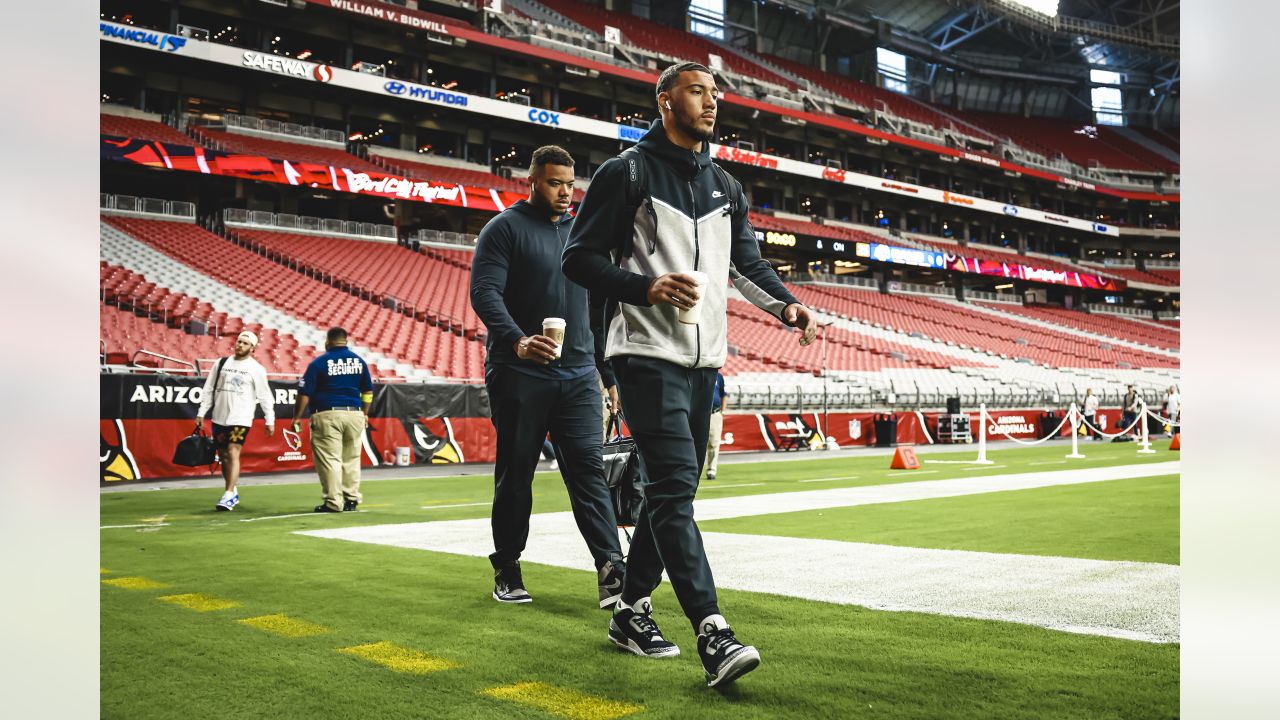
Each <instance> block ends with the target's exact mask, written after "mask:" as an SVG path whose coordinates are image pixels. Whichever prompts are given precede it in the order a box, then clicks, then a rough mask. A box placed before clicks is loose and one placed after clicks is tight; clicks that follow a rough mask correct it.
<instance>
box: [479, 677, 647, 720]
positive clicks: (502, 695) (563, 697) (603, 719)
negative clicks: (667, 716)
mask: <svg viewBox="0 0 1280 720" xmlns="http://www.w3.org/2000/svg"><path fill="white" fill-rule="evenodd" d="M483 693H484V694H485V695H488V696H489V697H491V698H496V699H498V700H506V701H508V702H513V703H516V704H518V705H527V706H529V707H534V708H537V709H539V710H542V711H544V712H549V713H551V714H553V715H559V716H560V717H562V718H568V720H614V718H620V717H626V716H627V715H633V714H635V713H638V712H641V711H643V710H644V707H642V706H640V705H632V704H631V703H624V702H619V701H617V700H609V699H608V698H602V697H597V696H595V695H588V694H586V693H582V692H578V691H577V690H570V689H568V688H561V687H556V686H554V685H548V684H547V683H541V682H525V683H516V684H515V685H504V686H502V687H495V688H489V689H488V690H484V691H483Z"/></svg>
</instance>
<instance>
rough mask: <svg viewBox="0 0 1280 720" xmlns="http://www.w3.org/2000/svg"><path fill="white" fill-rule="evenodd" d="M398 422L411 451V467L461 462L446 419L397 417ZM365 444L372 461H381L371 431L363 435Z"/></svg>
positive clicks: (461, 459)
mask: <svg viewBox="0 0 1280 720" xmlns="http://www.w3.org/2000/svg"><path fill="white" fill-rule="evenodd" d="M399 422H400V427H401V428H402V429H403V430H404V433H405V435H406V436H408V439H409V447H411V448H413V464H414V465H447V464H452V463H460V462H463V461H464V459H463V456H462V450H461V449H460V448H459V447H458V442H457V440H455V439H454V436H453V425H451V424H450V423H449V419H448V418H399ZM365 442H366V443H367V445H368V450H369V454H370V455H371V456H372V457H373V458H378V459H381V458H383V453H382V452H381V451H380V450H379V449H378V446H377V444H376V443H375V442H374V435H373V432H372V428H370V431H369V432H368V433H366V435H365ZM387 450H388V451H390V450H391V448H387Z"/></svg>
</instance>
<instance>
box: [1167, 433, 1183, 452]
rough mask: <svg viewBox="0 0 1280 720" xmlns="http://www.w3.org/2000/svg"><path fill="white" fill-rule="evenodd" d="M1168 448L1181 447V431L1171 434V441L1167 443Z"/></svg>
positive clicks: (1175, 448)
mask: <svg viewBox="0 0 1280 720" xmlns="http://www.w3.org/2000/svg"><path fill="white" fill-rule="evenodd" d="M1169 449H1170V450H1181V449H1182V433H1174V434H1173V442H1171V443H1169Z"/></svg>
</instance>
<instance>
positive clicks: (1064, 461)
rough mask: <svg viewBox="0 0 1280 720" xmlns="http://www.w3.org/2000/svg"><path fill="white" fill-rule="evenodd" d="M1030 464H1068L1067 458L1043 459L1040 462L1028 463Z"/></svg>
mask: <svg viewBox="0 0 1280 720" xmlns="http://www.w3.org/2000/svg"><path fill="white" fill-rule="evenodd" d="M1027 464H1028V465H1066V464H1067V461H1066V460H1041V461H1040V462H1033V463H1027Z"/></svg>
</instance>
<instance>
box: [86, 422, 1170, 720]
mask: <svg viewBox="0 0 1280 720" xmlns="http://www.w3.org/2000/svg"><path fill="white" fill-rule="evenodd" d="M1165 445H1166V444H1165V443H1162V444H1161V445H1158V446H1157V448H1158V449H1159V452H1157V453H1156V454H1154V455H1145V456H1143V455H1137V454H1136V453H1135V448H1134V446H1133V445H1131V444H1124V445H1111V444H1107V445H1093V444H1085V445H1082V449H1083V450H1084V452H1085V453H1086V454H1087V455H1088V458H1087V459H1085V460H1071V461H1064V460H1063V455H1064V453H1065V452H1066V449H1064V448H1063V447H1058V446H1055V447H1038V448H1029V449H1014V450H994V451H992V452H991V453H990V457H991V459H992V460H994V461H995V464H994V465H991V466H986V467H977V466H971V465H960V464H943V463H930V462H928V461H929V460H933V459H963V458H971V457H972V456H973V451H972V450H968V451H965V452H964V453H959V454H954V455H952V454H948V455H938V454H930V455H923V456H922V458H923V459H924V460H925V461H926V462H925V464H924V467H923V469H921V470H918V471H893V470H889V469H888V467H887V466H888V462H889V461H888V458H887V457H883V456H876V457H849V456H842V457H835V458H828V457H824V456H822V455H820V454H815V455H805V456H803V457H804V458H805V459H800V460H794V461H789V462H756V463H742V464H722V465H721V468H720V474H719V477H718V478H717V479H716V480H715V481H712V482H708V481H704V482H703V485H702V488H701V490H700V491H699V500H700V502H701V501H702V500H707V501H709V503H711V504H709V505H707V506H706V507H712V506H713V505H714V503H715V502H717V500H718V499H722V498H742V500H743V501H744V502H745V501H748V500H749V499H750V498H748V497H747V496H769V497H760V498H758V500H760V501H761V502H765V503H772V504H776V505H777V506H778V508H779V511H778V512H762V513H757V514H754V515H751V516H748V517H728V516H725V517H723V519H708V520H704V521H701V522H700V526H701V528H702V530H703V532H704V533H705V534H707V537H708V538H709V539H708V547H709V548H710V547H712V544H711V543H712V541H711V539H710V538H712V537H722V538H729V539H736V540H735V541H740V540H744V536H746V537H745V540H753V538H754V540H758V541H759V542H760V543H762V544H761V545H760V546H761V547H774V548H775V549H776V548H778V547H783V548H785V547H791V545H787V544H786V543H795V544H797V545H796V547H807V546H803V545H800V544H802V543H819V545H817V546H816V547H824V548H831V547H835V548H845V547H847V548H849V552H850V553H851V554H850V555H848V556H847V557H850V558H855V559H857V558H859V557H861V556H862V555H864V554H871V553H879V552H884V553H888V555H886V557H890V558H893V557H898V555H894V553H906V554H907V556H910V557H916V556H919V557H922V558H925V560H926V561H928V562H940V563H950V564H951V565H952V566H954V565H955V564H956V563H960V565H961V566H963V563H965V562H969V561H970V560H972V561H974V562H983V561H984V560H985V559H993V560H998V561H1000V562H1007V563H1010V564H1009V565H1007V567H1021V565H1019V563H1021V562H1026V563H1029V564H1028V565H1027V567H1033V568H1041V567H1045V568H1049V569H1050V570H1053V571H1055V572H1056V571H1058V568H1060V567H1067V568H1077V567H1082V568H1085V572H1084V573H1083V574H1084V575H1086V576H1088V575H1096V574H1097V573H1106V572H1109V571H1110V569H1112V568H1118V569H1120V570H1124V571H1125V572H1131V571H1133V570H1134V568H1136V569H1137V571H1139V572H1147V571H1148V570H1149V571H1151V572H1156V573H1164V574H1165V575H1167V574H1168V573H1169V572H1176V567H1170V566H1176V565H1177V564H1178V561H1179V538H1178V516H1179V504H1178V490H1179V485H1178V477H1177V475H1176V474H1166V473H1164V472H1161V473H1159V474H1153V475H1148V476H1143V477H1132V478H1128V479H1113V480H1105V481H1096V482H1080V483H1076V484H1052V485H1049V486H1046V487H1031V488H1018V489H1014V488H1010V489H1007V490H1006V489H1001V488H999V487H997V488H996V489H993V490H991V491H984V492H975V493H974V494H966V495H957V496H946V494H947V492H948V490H947V488H948V487H953V486H956V485H958V484H960V483H964V482H967V481H969V480H971V479H973V478H975V477H981V478H986V477H1000V476H1008V477H1010V478H1018V477H1022V476H1023V474H1026V473H1062V472H1064V471H1068V470H1077V469H1085V468H1106V467H1114V466H1132V465H1143V464H1149V463H1162V462H1169V461H1171V460H1176V459H1177V453H1171V452H1168V451H1166V450H1164V446H1165ZM810 457H813V458H820V459H808V458H810ZM1156 470H1157V468H1151V470H1150V471H1149V472H1155V471H1156ZM366 477H367V478H374V477H376V474H374V473H368V474H367V475H366ZM908 483H912V484H923V483H930V485H929V487H930V488H937V490H932V491H931V492H933V493H934V495H936V496H929V497H922V498H921V499H906V500H903V499H895V498H898V495H894V493H895V492H898V493H899V494H900V491H904V490H911V489H912V488H914V487H916V486H915V485H906V484H908ZM997 485H998V483H997ZM895 486H901V487H895ZM836 488H856V489H859V490H858V491H861V490H863V489H865V490H867V491H868V492H880V491H882V490H883V491H886V492H889V493H890V494H889V495H888V496H886V497H887V498H889V499H887V500H884V501H882V502H881V501H876V502H866V503H863V504H857V505H852V506H843V505H839V503H836V505H835V506H832V507H822V508H819V509H804V510H797V511H788V510H786V507H785V503H783V502H782V500H779V498H784V495H783V494H790V493H812V492H814V491H819V490H834V489H836ZM362 490H363V492H364V495H365V502H364V504H363V505H362V506H361V509H360V510H361V511H360V512H358V513H345V514H341V515H313V514H310V513H308V512H307V511H308V510H309V509H310V508H311V507H312V506H314V505H315V504H316V502H318V499H319V488H318V483H314V484H313V483H309V484H299V485H273V486H257V487H242V488H241V504H240V506H239V507H238V508H237V509H236V510H235V511H234V512H233V513H215V512H214V511H213V503H214V502H215V501H216V500H217V497H218V495H219V492H220V491H219V490H216V489H199V490H192V489H166V490H160V491H138V492H109V493H104V494H103V495H102V496H101V524H102V526H103V529H102V530H101V539H102V559H101V566H102V568H101V573H102V575H101V579H102V586H101V668H102V670H101V711H102V716H103V717H110V718H173V717H181V718H184V719H188V718H215V717H216V718H227V717H249V718H510V717H521V718H584V719H585V718H617V717H655V718H659V717H661V718H687V717H725V718H776V717H794V718H835V717H868V718H872V717H874V718H941V717H956V718H960V717H964V718H975V717H976V718H1046V717H1073V718H1163V717H1176V716H1177V715H1178V696H1179V686H1178V674H1179V645H1178V643H1177V642H1176V641H1175V642H1149V641H1139V640H1132V639H1122V637H1115V636H1107V635H1104V634H1096V633H1092V632H1088V631H1078V630H1072V631H1070V632H1066V631H1063V630H1061V629H1050V628H1049V627H1048V626H1041V625H1037V624H1034V623H1026V622H1020V621H1017V622H1015V621H1002V620H991V619H977V618H976V617H973V616H969V617H965V616H957V614H955V613H953V614H942V613H940V612H933V611H899V610H889V609H871V608H868V607H864V606H860V605H858V604H846V603H841V602H839V601H838V598H833V599H832V601H820V600H812V599H803V598H802V597H801V596H798V595H797V594H795V593H790V592H788V591H787V590H786V589H785V588H783V589H782V590H778V591H770V592H757V591H749V590H742V589H729V588H727V587H724V586H723V583H722V587H721V590H720V602H721V607H722V608H723V609H724V613H725V615H726V617H728V619H729V621H730V622H731V623H732V624H733V625H734V628H735V630H737V632H738V635H739V637H740V638H741V639H743V640H744V641H746V642H749V643H751V644H753V645H755V646H756V647H758V648H759V649H760V652H761V655H762V659H763V661H762V664H761V666H760V667H759V668H758V669H757V670H756V671H754V672H752V673H750V674H748V675H746V676H744V677H743V678H742V679H741V680H740V681H739V682H738V683H736V684H735V685H733V686H731V687H730V688H728V689H727V690H725V691H716V690H712V689H709V688H707V687H705V685H704V683H703V679H702V671H701V666H700V664H699V662H698V660H697V653H696V642H695V640H694V636H693V634H692V631H691V630H690V628H689V625H688V623H687V622H686V621H685V620H684V618H683V616H682V615H681V614H680V612H679V609H678V605H677V603H676V600H675V597H674V594H673V593H672V591H671V588H670V585H669V584H666V583H664V584H663V585H662V586H661V587H660V588H659V589H658V591H657V592H656V593H655V594H654V605H655V607H656V608H657V609H658V615H657V619H658V620H659V622H661V623H662V626H663V629H664V631H665V634H666V636H667V637H668V638H669V639H671V640H672V641H674V642H676V643H677V644H679V645H680V647H681V649H682V654H681V655H680V656H679V657H677V658H672V659H667V660H650V659H642V658H638V657H636V656H634V655H630V654H628V653H623V652H621V651H618V650H616V649H615V648H614V647H613V646H612V645H610V644H609V643H608V642H607V641H606V639H605V635H606V629H607V623H608V615H607V613H606V612H604V611H601V610H599V609H596V608H595V607H594V606H595V602H594V600H595V577H594V573H593V572H591V571H590V570H589V558H588V557H587V555H586V552H585V548H582V552H581V556H582V558H583V561H584V562H583V566H584V568H586V569H569V568H567V567H560V566H557V565H552V564H542V563H538V562H532V561H528V560H526V562H525V564H524V577H525V581H526V584H527V585H528V587H529V590H530V592H531V593H532V594H533V596H534V598H535V601H534V602H533V603H531V604H528V605H519V606H508V605H500V604H498V603H496V602H494V601H493V600H492V598H491V597H490V595H489V593H490V591H491V590H492V573H491V570H490V569H489V564H488V561H487V560H486V559H485V558H484V557H482V556H476V555H460V554H453V553H448V552H437V551H432V550H423V549H416V548H411V547H402V546H396V545H394V544H373V543H370V542H348V541H343V540H336V539H329V538H323V537H316V536H312V535H302V534H298V533H299V532H302V531H313V530H321V529H332V528H352V529H358V528H357V526H389V525H401V524H411V523H445V522H451V521H463V522H462V524H460V525H459V527H463V526H466V523H465V521H468V520H472V521H478V522H483V521H484V519H485V518H487V517H488V512H489V508H488V501H489V500H490V499H491V497H492V480H491V478H489V477H486V476H474V475H473V476H469V477H445V478H431V479H413V480H377V479H366V480H365V482H364V484H363V487H362ZM851 492H853V491H852V490H851ZM795 497H800V496H792V498H793V499H794V498H795ZM700 507H702V505H700ZM566 510H568V501H567V498H566V493H565V490H564V487H563V483H562V482H561V480H560V477H559V475H558V474H556V473H540V474H539V475H538V478H537V480H536V481H535V484H534V512H535V513H560V512H563V511H566ZM700 512H701V511H700ZM474 524H475V523H474V522H473V523H471V525H474ZM433 527H435V526H433ZM440 527H446V526H440ZM447 527H452V526H447ZM393 529H394V528H393ZM722 534H723V535H722ZM757 536H758V537H757ZM534 540H536V538H535V539H533V540H531V548H532V546H533V542H534ZM802 559H805V558H797V563H799V562H800V561H801V560H802ZM728 560H729V559H728V558H725V557H724V556H721V557H720V560H719V561H718V560H717V557H716V556H714V555H713V556H712V568H713V570H715V569H716V568H717V566H720V567H724V568H726V577H731V573H729V572H728V571H727V568H728V567H729V566H730V565H731V564H733V565H735V566H739V567H740V566H746V567H750V562H751V558H750V557H746V558H736V557H735V558H732V560H733V561H734V562H733V563H730V562H728ZM889 565H890V566H891V565H892V563H889ZM922 567H925V566H922ZM889 571H892V567H889ZM932 571H933V570H922V571H921V572H922V573H927V572H932ZM769 572H777V570H776V569H773V570H770V571H769ZM833 572H834V570H833ZM717 577H720V575H719V574H717ZM1125 577H1127V576H1125ZM919 579H920V578H916V579H914V580H913V578H912V577H911V574H910V573H907V575H906V582H914V581H915V580H919ZM923 579H926V580H927V578H923ZM765 580H767V578H765ZM1001 580H1002V579H1001V578H999V577H996V578H994V579H993V578H990V577H987V578H983V581H984V582H999V581H1001ZM1008 580H1009V581H1010V582H1016V581H1017V580H1018V578H1016V577H1010V578H1008ZM730 584H732V583H730ZM853 587H854V588H855V589H856V587H857V585H856V583H855V584H854V586H853ZM912 587H916V586H915V585H913V586H912ZM954 590H955V593H954V594H955V595H956V596H957V597H958V598H960V599H959V600H956V602H959V603H961V604H962V603H963V602H965V600H964V599H963V598H964V590H965V588H963V587H956V588H954ZM1120 591H1121V593H1122V595H1123V594H1124V593H1125V592H1126V589H1125V588H1123V587H1122V588H1120ZM884 592H888V593H890V594H892V592H894V590H893V589H892V588H889V589H886V590H884ZM1133 592H1134V593H1135V594H1137V593H1140V592H1141V588H1138V587H1135V588H1134V589H1133ZM1050 596H1051V594H1050V595H1046V597H1050ZM914 601H915V600H914V599H913V598H904V603H905V604H908V605H909V604H910V602H914ZM936 602H940V603H943V604H945V603H946V602H948V598H945V597H944V598H942V599H941V600H937V601H936ZM1063 604H1064V606H1065V605H1071V604H1073V601H1072V600H1070V599H1069V596H1068V599H1066V600H1064V601H1063ZM889 605H892V603H890V604H889ZM887 606H888V605H886V607H887ZM1033 609H1035V610H1036V611H1037V612H1039V611H1040V610H1043V611H1044V612H1045V613H1048V614H1050V615H1053V614H1054V613H1058V612H1069V611H1070V610H1071V608H1070V607H1062V608H1053V607H1049V608H1043V609H1040V608H1033ZM1174 610H1175V613H1176V601H1175V607H1174ZM959 615H963V613H959ZM1175 624H1176V619H1175Z"/></svg>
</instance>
